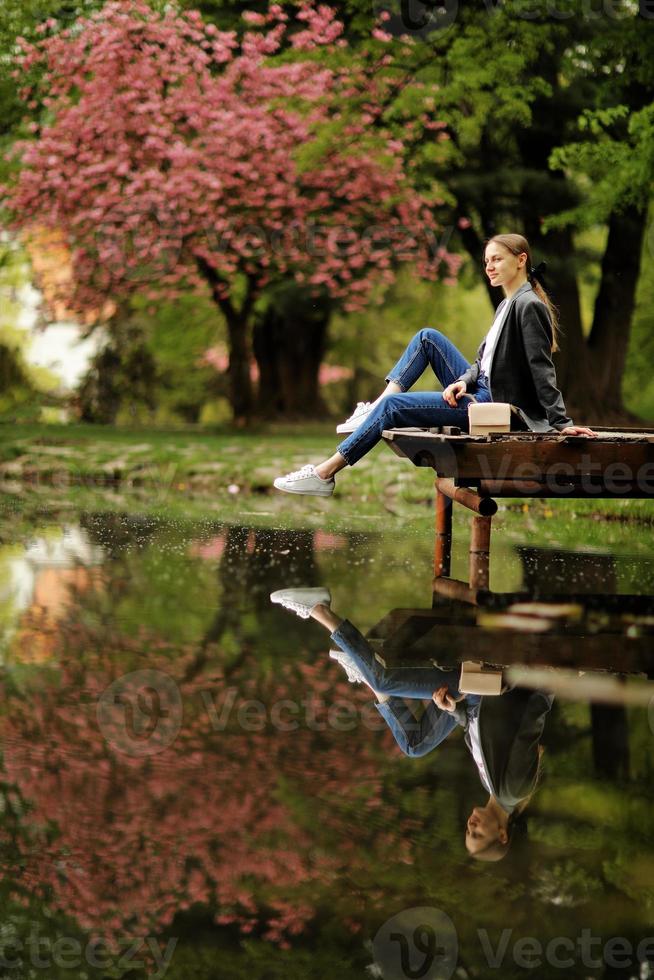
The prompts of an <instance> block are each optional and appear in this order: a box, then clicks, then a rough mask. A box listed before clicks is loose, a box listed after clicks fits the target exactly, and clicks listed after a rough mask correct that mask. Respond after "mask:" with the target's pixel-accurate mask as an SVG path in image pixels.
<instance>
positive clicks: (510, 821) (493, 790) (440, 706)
mask: <svg viewBox="0 0 654 980" xmlns="http://www.w3.org/2000/svg"><path fill="white" fill-rule="evenodd" d="M270 598H271V599H272V601H273V602H275V603H279V604H280V605H282V606H284V608H286V609H289V610H290V611H292V612H295V613H296V614H297V615H298V616H301V617H302V618H303V619H307V618H309V617H311V618H312V619H314V620H315V621H316V622H318V623H320V624H321V626H324V627H325V629H327V630H328V631H329V633H330V636H331V639H332V640H333V641H334V642H335V643H336V644H337V646H338V647H339V648H340V650H341V651H343V656H342V657H339V658H338V659H339V662H340V663H341V665H342V666H343V667H344V668H345V670H346V671H347V673H348V676H349V678H350V680H352V681H358V682H362V683H365V684H367V685H368V687H369V688H370V689H371V690H372V691H373V692H374V694H375V695H376V698H377V703H376V705H375V707H376V708H377V710H378V712H379V713H380V715H381V716H382V717H383V718H384V720H385V722H386V724H387V725H388V727H389V728H390V730H391V732H392V734H393V737H394V738H395V741H396V742H397V744H398V746H399V747H400V749H401V750H402V752H404V754H405V755H408V756H411V757H414V758H416V757H419V756H424V755H426V754H427V753H428V752H431V751H432V749H435V748H436V747H437V746H438V745H440V743H441V742H442V741H443V740H444V739H446V738H447V736H448V735H449V734H450V733H451V732H452V731H454V729H455V728H456V727H457V726H458V725H460V726H461V727H463V728H464V730H465V742H466V745H467V746H468V748H469V750H470V752H471V754H472V757H473V759H474V760H475V763H476V765H477V769H478V771H479V777H480V779H481V782H482V785H483V786H484V787H485V788H486V789H487V790H488V792H489V794H490V796H489V800H488V803H487V804H486V806H485V807H475V809H474V810H473V811H472V813H471V815H470V817H469V818H468V821H467V825H466V847H467V849H468V851H469V852H470V854H472V855H473V856H474V857H476V858H478V859H480V860H486V861H496V860H499V859H500V858H502V857H504V855H505V854H506V853H507V851H508V848H509V846H510V843H511V838H512V835H513V832H514V830H515V827H516V818H517V817H518V816H519V815H520V814H521V813H522V811H523V810H524V809H525V807H526V805H527V803H528V802H529V799H530V798H531V795H532V794H533V791H534V789H535V787H536V783H537V779H538V771H539V759H540V751H541V750H540V739H541V736H542V733H543V728H544V725H545V718H546V715H547V713H548V712H549V710H550V708H551V706H552V700H553V699H552V696H551V695H548V694H545V693H543V692H541V691H527V690H523V689H522V688H515V689H513V690H510V691H507V692H505V693H504V694H502V695H501V696H500V697H480V696H478V695H473V694H467V695H463V694H461V692H460V691H459V687H458V684H459V670H458V669H455V670H443V669H441V668H438V667H432V668H425V667H418V668H399V669H396V670H386V669H385V668H384V667H382V665H381V664H380V663H379V661H378V660H377V658H376V657H375V654H374V652H373V650H372V649H371V647H370V644H369V643H368V642H367V640H366V639H365V637H363V636H362V635H361V633H360V632H359V630H357V629H356V628H355V627H354V626H353V625H352V623H350V622H349V620H347V619H341V617H340V616H337V615H336V614H335V613H334V612H333V611H332V609H331V605H330V603H331V596H330V593H329V592H328V590H327V589H321V588H317V589H282V590H280V591H278V592H273V594H272V595H271V597H270ZM405 699H418V700H428V701H429V703H428V705H427V707H426V709H425V711H424V713H423V715H422V717H421V718H419V719H417V718H416V716H415V715H414V713H413V712H412V711H411V709H410V708H409V707H408V706H407V704H406V703H405Z"/></svg>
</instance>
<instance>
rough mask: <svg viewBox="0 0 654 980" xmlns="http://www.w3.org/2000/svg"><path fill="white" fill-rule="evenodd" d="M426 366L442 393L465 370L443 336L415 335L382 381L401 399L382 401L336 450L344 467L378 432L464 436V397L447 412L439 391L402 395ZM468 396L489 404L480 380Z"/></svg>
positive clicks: (367, 448)
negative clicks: (449, 431)
mask: <svg viewBox="0 0 654 980" xmlns="http://www.w3.org/2000/svg"><path fill="white" fill-rule="evenodd" d="M428 365H431V367H432V368H433V370H434V374H435V375H436V377H437V378H438V380H439V381H440V383H441V384H442V385H443V388H447V386H448V385H451V384H452V383H453V382H454V381H456V380H457V378H460V377H461V375H462V374H463V373H464V372H465V371H467V370H468V368H469V367H470V365H469V364H468V362H467V361H466V359H465V357H464V356H463V354H461V353H460V352H459V351H458V350H457V349H456V347H455V346H454V344H453V343H452V342H451V341H450V340H448V339H447V337H446V336H445V335H444V334H442V333H440V332H439V331H438V330H432V329H430V328H429V327H425V329H424V330H419V331H418V333H417V334H416V335H415V336H414V337H413V339H412V340H411V342H410V344H409V346H408V347H407V349H406V350H405V351H404V354H402V357H401V358H400V359H399V361H398V362H397V364H396V365H395V367H394V368H393V370H392V371H391V372H390V373H389V375H388V377H387V378H386V380H387V381H396V382H397V383H398V384H399V385H400V387H401V388H402V393H401V394H398V395H388V396H387V397H386V398H383V399H382V400H381V401H380V402H379V404H378V405H377V406H376V408H374V409H373V410H372V412H371V413H370V415H369V416H368V417H367V418H366V419H365V421H364V422H362V423H361V425H360V426H359V428H358V429H355V431H354V432H353V433H352V434H351V435H350V436H348V437H347V439H344V440H343V442H342V443H341V444H340V445H339V446H338V452H339V453H340V454H341V456H343V458H344V459H345V460H346V461H347V462H348V463H349V465H350V466H353V465H354V463H356V462H358V460H360V459H361V457H362V456H365V454H366V453H368V452H370V450H371V449H372V447H373V446H375V445H376V444H377V443H378V442H379V440H380V439H381V435H382V432H383V431H384V429H393V428H402V427H406V426H417V427H418V428H429V427H430V426H437V425H458V426H459V428H461V429H463V430H464V431H466V432H467V430H468V399H467V398H466V396H465V395H463V396H462V398H461V399H460V400H459V402H458V406H462V407H457V408H451V407H450V406H449V405H448V404H447V402H446V401H445V400H444V399H443V395H442V394H441V392H440V391H411V392H410V391H408V389H409V388H410V387H411V386H412V385H414V384H415V383H416V381H417V380H418V378H419V377H420V376H421V375H422V374H423V373H424V371H425V370H426V368H427V366H428ZM471 394H474V397H475V399H476V400H477V401H478V402H489V401H490V400H491V393H490V390H489V388H488V382H487V380H486V376H485V375H481V376H480V378H479V381H478V383H477V387H476V389H475V390H474V391H473V392H471Z"/></svg>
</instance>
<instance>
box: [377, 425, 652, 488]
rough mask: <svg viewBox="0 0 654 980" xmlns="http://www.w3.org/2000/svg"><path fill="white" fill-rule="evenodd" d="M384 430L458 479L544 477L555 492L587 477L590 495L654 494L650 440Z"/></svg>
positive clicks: (419, 460) (402, 450)
mask: <svg viewBox="0 0 654 980" xmlns="http://www.w3.org/2000/svg"><path fill="white" fill-rule="evenodd" d="M387 436H388V439H387V441H388V442H389V444H390V445H391V447H392V448H393V450H394V451H395V452H396V453H397V454H398V455H403V456H406V457H407V458H408V459H410V460H411V462H413V463H414V464H415V465H417V466H431V467H432V468H433V469H435V470H436V472H437V473H438V475H439V476H444V477H451V478H456V479H457V481H458V482H462V481H464V480H497V479H499V480H509V479H512V480H536V481H539V482H544V481H546V482H547V484H548V486H549V487H550V488H551V490H552V493H553V495H557V496H558V495H561V494H562V493H565V487H566V485H570V484H571V483H580V482H583V481H588V480H590V482H589V484H588V486H589V492H588V495H589V496H598V495H599V493H601V492H602V489H603V488H605V489H607V490H608V492H609V493H611V494H613V495H615V496H620V495H622V494H623V492H624V493H626V492H629V493H630V494H632V493H633V490H634V489H636V488H640V493H641V494H642V495H643V496H654V441H647V442H642V441H638V442H630V443H627V442H618V441H612V442H609V441H605V440H603V441H601V442H599V441H596V440H589V439H584V440H583V441H582V442H581V444H580V441H579V440H574V441H572V440H561V439H559V438H551V437H548V436H545V437H542V436H541V437H539V438H538V439H529V440H527V441H525V440H522V439H515V438H514V437H511V438H510V440H509V441H506V439H504V440H502V439H495V440H487V439H485V437H479V436H477V437H475V436H472V437H471V436H466V437H463V436H447V437H446V436H438V435H436V436H435V435H432V434H431V433H422V432H418V433H414V432H411V433H403V432H402V430H388V431H387V432H385V433H384V438H385V439H386V438H387ZM593 477H594V478H595V481H594V483H593ZM612 487H615V489H612ZM630 487H631V488H632V489H630ZM561 488H563V489H561ZM583 489H584V487H583V486H581V487H580V490H581V491H583Z"/></svg>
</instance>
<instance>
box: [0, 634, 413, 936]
mask: <svg viewBox="0 0 654 980" xmlns="http://www.w3.org/2000/svg"><path fill="white" fill-rule="evenodd" d="M61 640H62V642H61V644H60V650H59V662H60V667H61V673H60V676H59V677H58V679H57V681H56V682H53V683H48V684H45V683H44V685H43V686H42V687H41V688H40V689H38V690H34V691H31V692H30V694H29V697H27V698H23V697H18V696H16V695H15V694H13V693H11V692H10V691H4V692H3V703H4V715H3V719H2V742H3V746H4V760H5V769H6V779H7V780H8V781H9V783H11V784H15V785H16V787H17V789H18V790H19V791H20V794H21V796H22V798H23V799H24V800H25V801H26V803H27V804H28V806H29V807H30V810H29V816H28V818H26V824H25V826H24V828H23V829H24V830H25V835H24V838H23V839H24V841H25V842H27V841H29V843H23V844H22V845H21V851H22V853H21V854H20V866H21V869H22V871H21V874H20V880H21V882H22V884H23V885H25V886H27V887H28V888H29V890H30V891H32V892H33V893H36V894H37V895H40V896H42V898H43V899H44V900H45V901H47V902H49V904H50V905H51V906H53V907H54V908H56V909H58V910H61V911H63V912H65V913H66V914H69V915H71V916H73V917H74V918H75V919H76V920H77V921H78V922H79V924H80V925H81V926H83V927H84V928H86V929H88V930H91V931H93V932H95V933H99V934H103V935H107V936H111V935H112V934H114V935H115V934H117V932H118V931H120V932H121V933H122V934H125V933H126V932H131V933H138V934H140V935H146V934H147V933H148V930H150V929H155V930H157V931H158V930H160V929H162V928H163V927H165V926H167V925H169V924H170V923H171V921H172V919H173V917H174V915H175V913H176V912H177V911H180V910H184V909H188V908H190V907H191V906H193V905H194V904H195V903H201V904H202V905H205V906H208V907H209V908H211V909H213V911H214V914H215V918H216V921H217V922H219V923H223V924H227V923H232V924H234V925H237V926H238V927H239V928H240V929H241V931H243V932H245V933H247V932H252V931H255V930H256V931H257V932H258V933H261V934H262V935H263V936H264V937H265V938H267V939H270V940H273V941H276V942H280V943H286V942H287V941H288V938H289V937H290V936H292V935H294V934H296V933H299V932H301V931H302V930H303V929H304V927H305V926H306V924H307V923H308V922H309V921H310V920H311V918H312V917H313V915H314V914H315V905H316V895H320V892H321V890H323V889H329V887H330V883H332V882H333V881H334V880H335V878H336V877H337V876H338V874H339V873H340V872H341V871H342V870H344V869H343V866H342V865H343V863H344V862H346V863H347V872H348V874H352V873H356V870H357V866H359V867H362V866H363V865H365V864H367V862H368V861H370V860H371V859H372V858H373V856H374V848H375V846H376V845H377V843H378V844H379V846H380V848H381V849H382V850H383V849H385V848H388V847H389V846H391V847H393V848H396V847H397V849H398V853H399V854H400V855H401V854H402V853H403V852H404V850H405V849H406V847H407V844H406V843H405V844H404V845H403V844H402V843H401V837H402V834H403V824H402V821H401V820H399V819H398V818H397V813H396V812H395V810H394V808H393V807H388V805H386V806H385V810H384V820H385V823H386V824H387V825H389V826H393V832H392V833H390V832H389V833H390V836H389V835H384V838H383V839H382V838H381V837H380V838H379V841H378V842H377V841H375V844H372V845H370V850H367V851H366V853H362V852H363V848H361V842H362V840H363V841H366V840H367V839H368V838H369V836H370V835H369V832H368V831H367V829H366V824H365V821H364V822H362V821H361V814H362V812H365V813H367V814H374V812H375V810H376V809H377V808H381V805H382V801H381V773H380V770H379V767H378V765H377V764H376V763H375V761H374V758H373V755H372V754H371V746H373V745H374V746H376V747H379V746H380V744H382V745H383V746H385V747H386V748H388V747H389V746H390V744H391V743H390V741H384V742H381V743H380V738H381V736H380V734H379V733H378V732H375V733H374V734H373V733H371V732H370V731H369V730H368V728H366V727H365V726H362V725H361V722H360V718H359V722H358V724H357V725H356V727H354V728H353V730H352V731H351V732H349V733H348V734H347V737H346V738H344V737H343V736H342V735H340V736H339V734H338V732H337V731H333V730H332V731H330V730H329V729H327V730H326V731H324V732H323V731H316V730H315V728H316V727H318V726H319V724H324V722H325V715H324V713H315V712H314V714H315V719H316V721H315V723H314V722H312V721H311V717H312V712H311V711H310V709H309V708H308V707H306V704H305V707H302V708H301V709H300V713H299V714H298V715H297V719H298V722H299V724H298V728H297V730H296V731H283V730H280V729H279V725H278V727H277V728H275V727H274V725H272V724H271V720H270V719H271V715H270V713H269V712H268V713H267V715H266V718H267V720H266V721H265V723H263V716H262V714H261V711H262V709H258V710H256V711H253V710H252V708H250V711H249V713H247V714H244V713H243V712H241V714H240V715H239V713H238V708H239V706H241V705H242V702H243V700H244V699H259V698H260V699H261V700H262V701H265V704H266V705H267V706H271V705H273V704H275V703H277V704H278V705H280V706H281V710H280V709H278V710H280V715H279V717H280V719H281V720H282V725H281V727H282V728H284V727H288V722H289V721H291V720H292V719H293V718H294V717H295V716H294V715H293V714H292V712H291V711H289V709H288V708H287V707H284V706H283V705H282V704H281V703H282V701H286V700H287V701H289V702H294V703H295V704H297V705H301V703H302V702H303V701H304V702H306V701H307V699H311V698H312V697H318V698H324V700H325V702H326V703H327V704H332V703H333V702H334V701H335V700H338V699H339V698H340V699H341V700H348V701H349V702H350V704H351V705H352V704H355V705H358V706H359V709H360V708H361V706H362V705H365V704H366V703H367V701H368V699H367V698H366V697H365V695H363V694H359V692H354V693H353V690H352V688H351V687H350V686H349V685H348V684H347V683H346V682H344V681H343V680H342V679H341V677H340V674H339V675H337V673H336V669H335V668H328V667H327V666H326V665H325V664H320V665H311V666H305V667H303V668H302V669H301V670H300V671H299V672H298V671H297V669H296V670H295V671H293V669H292V668H290V667H287V666H282V667H280V669H279V670H277V671H276V673H275V677H274V679H273V680H272V681H270V680H266V681H265V685H264V684H263V682H262V680H261V678H257V677H256V676H250V675H252V673H253V672H255V671H256V670H257V665H256V662H254V661H252V660H250V661H249V662H247V663H245V664H244V665H242V667H241V669H240V671H239V674H238V676H234V675H232V676H230V679H229V686H228V685H227V683H226V681H225V678H224V675H223V674H222V672H221V671H220V670H217V671H216V672H215V674H213V675H212V676H210V677H209V676H205V677H204V678H202V679H201V680H200V679H197V678H196V679H195V680H193V681H183V680H181V681H179V682H178V685H177V686H178V690H179V692H180V694H181V697H182V701H183V706H184V719H183V724H182V727H181V730H180V732H179V734H178V736H177V738H176V739H175V741H174V742H173V743H172V744H171V745H170V746H169V747H168V748H167V749H166V750H165V751H163V752H161V753H160V754H156V755H151V756H142V757H138V756H137V757H134V756H130V755H127V754H123V753H121V752H119V751H116V750H115V747H113V746H112V745H110V744H108V743H107V741H106V740H105V738H104V737H103V734H102V731H101V729H100V727H99V726H98V721H97V717H96V707H97V702H98V698H99V697H100V696H101V694H102V692H103V691H104V690H105V689H106V686H107V685H108V684H110V683H111V682H112V681H113V680H114V679H115V677H117V676H119V675H120V674H121V672H122V670H130V669H132V668H133V667H134V666H136V667H139V666H143V665H145V666H147V667H148V668H152V666H153V663H155V662H156V665H157V666H158V667H159V668H160V669H161V670H163V671H165V672H166V673H167V674H169V675H170V674H172V673H173V672H174V675H175V677H176V678H183V677H184V676H185V674H186V672H187V667H188V664H189V663H190V662H191V660H192V656H191V652H190V651H189V652H188V654H184V655H182V656H180V653H179V651H170V650H166V649H165V648H164V647H163V646H161V648H160V649H159V650H157V649H156V645H155V644H153V643H152V642H148V643H147V649H144V640H143V638H141V639H140V640H138V639H137V640H132V641H129V640H125V639H123V638H118V637H116V638H114V639H113V642H112V638H111V637H108V636H105V635H94V634H91V633H89V632H86V631H85V630H84V629H83V628H82V627H80V626H79V625H75V626H69V627H66V628H65V629H64V630H62V633H61ZM92 650H93V651H98V652H96V653H94V654H90V653H89V652H88V651H92ZM82 651H84V652H82ZM100 651H101V652H100ZM171 653H174V654H175V656H174V659H173V657H172V656H166V654H168V655H170V654H171ZM127 661H129V666H128V665H127ZM117 664H121V665H122V669H121V668H118V667H117ZM264 686H265V695H262V693H261V691H262V688H263V687H264ZM202 692H204V695H203V693H202ZM208 695H210V696H211V705H212V707H213V710H215V711H216V712H217V713H218V716H219V715H220V712H221V710H222V709H223V707H224V706H225V705H228V704H229V703H230V699H232V700H234V705H233V709H232V711H231V714H230V715H229V718H228V719H226V725H225V727H224V730H220V731H219V730H216V727H215V716H214V724H213V727H212V719H211V712H210V711H208V710H207V704H206V703H205V701H204V700H203V698H205V699H206V698H207V697H208ZM307 719H308V720H309V724H307ZM244 722H245V727H244ZM262 723H263V727H262ZM344 743H345V744H344ZM389 811H392V812H389ZM359 835H360V836H359ZM334 845H336V846H334ZM371 851H372V853H371ZM382 860H383V857H382ZM144 930H145V931H144Z"/></svg>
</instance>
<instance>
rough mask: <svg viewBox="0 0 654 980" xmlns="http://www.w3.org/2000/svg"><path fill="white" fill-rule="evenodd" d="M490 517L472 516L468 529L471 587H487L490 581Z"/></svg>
mask: <svg viewBox="0 0 654 980" xmlns="http://www.w3.org/2000/svg"><path fill="white" fill-rule="evenodd" d="M492 519H493V518H492V517H479V516H477V514H475V516H474V517H473V518H472V527H471V529H470V564H469V576H468V578H469V583H470V588H471V589H487V588H488V586H489V583H490V536H491V521H492Z"/></svg>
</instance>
